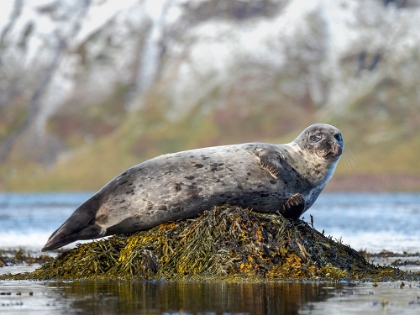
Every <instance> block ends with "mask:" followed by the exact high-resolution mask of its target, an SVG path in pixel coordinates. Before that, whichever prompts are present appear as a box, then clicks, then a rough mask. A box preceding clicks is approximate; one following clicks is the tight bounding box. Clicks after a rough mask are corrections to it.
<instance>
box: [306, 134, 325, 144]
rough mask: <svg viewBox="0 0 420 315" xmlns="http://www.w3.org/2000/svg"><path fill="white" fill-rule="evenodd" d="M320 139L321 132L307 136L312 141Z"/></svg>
mask: <svg viewBox="0 0 420 315" xmlns="http://www.w3.org/2000/svg"><path fill="white" fill-rule="evenodd" d="M321 139H322V134H320V133H318V134H316V135H312V136H309V141H310V142H313V143H315V142H319V141H321Z"/></svg>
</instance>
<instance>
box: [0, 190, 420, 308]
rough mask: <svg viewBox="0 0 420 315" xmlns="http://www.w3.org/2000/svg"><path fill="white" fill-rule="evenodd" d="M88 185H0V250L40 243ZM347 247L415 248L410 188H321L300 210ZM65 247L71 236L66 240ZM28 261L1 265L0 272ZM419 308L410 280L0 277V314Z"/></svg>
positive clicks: (416, 216) (419, 295)
mask: <svg viewBox="0 0 420 315" xmlns="http://www.w3.org/2000/svg"><path fill="white" fill-rule="evenodd" d="M91 195H92V194H91V193H54V194H39V193H34V194H20V193H4V194H0V249H10V248H17V247H24V248H26V249H34V250H39V249H40V248H41V247H42V246H43V245H44V244H45V242H46V240H47V238H48V237H49V235H50V234H51V233H52V232H53V231H54V230H55V229H56V228H57V227H59V226H60V225H61V223H62V222H63V221H64V220H65V219H66V218H67V217H68V216H69V215H70V214H71V213H72V212H73V211H74V209H75V208H77V206H78V205H80V204H81V203H82V202H83V201H84V200H86V199H87V198H89V197H90V196H91ZM310 215H312V216H313V218H314V226H315V228H316V229H318V230H319V231H322V230H324V231H325V234H327V235H332V236H333V237H335V238H337V239H338V238H340V237H341V238H342V240H343V241H344V243H347V244H349V245H351V246H352V247H353V248H355V249H366V250H368V251H370V252H379V251H381V250H382V249H386V250H389V251H394V252H402V251H408V252H420V245H419V244H420V242H419V240H420V229H418V222H420V195H419V194H354V193H352V194H322V195H321V197H320V198H319V199H318V201H317V202H316V203H315V205H314V206H313V208H312V209H311V210H310V211H308V212H307V213H305V214H304V217H305V220H306V221H308V222H310ZM72 246H74V245H73V244H72V245H70V247H72ZM35 267H36V266H18V267H3V268H0V274H2V273H7V272H23V271H28V270H31V269H32V270H33V269H34V268H35ZM80 313H82V314H83V313H94V314H96V313H98V314H171V315H175V314H195V315H198V314H201V315H216V314H225V315H227V314H236V315H239V314H242V315H244V314H249V315H251V314H253V315H259V314H419V313H420V285H419V283H418V282H416V283H414V282H413V283H406V284H405V285H404V286H401V283H392V282H389V283H379V286H377V287H374V286H373V285H372V283H357V284H354V283H353V284H352V283H344V282H343V283H336V284H331V283H284V282H271V283H262V284H257V283H218V282H211V283H207V282H170V281H169V282H168V281H153V282H147V281H124V282H122V281H107V282H100V281H96V282H95V281H85V282H79V281H74V282H65V281H59V282H57V281H48V282H41V281H0V314H36V315H39V314H80Z"/></svg>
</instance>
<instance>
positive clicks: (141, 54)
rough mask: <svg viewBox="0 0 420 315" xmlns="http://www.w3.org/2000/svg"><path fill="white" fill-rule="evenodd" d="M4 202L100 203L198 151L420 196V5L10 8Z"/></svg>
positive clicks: (346, 185)
mask: <svg viewBox="0 0 420 315" xmlns="http://www.w3.org/2000/svg"><path fill="white" fill-rule="evenodd" d="M1 6H2V7H1V10H0V12H1V13H0V190H3V191H40V190H44V191H50V190H54V191H56V190H96V189H99V188H100V187H102V186H103V185H104V184H105V183H106V182H107V181H109V180H110V179H112V178H113V177H114V176H116V175H117V174H118V173H120V172H122V171H123V170H125V169H126V168H128V167H130V166H132V165H134V164H138V163H140V162H142V161H144V160H146V159H148V158H151V157H154V156H157V155H160V154H164V153H170V152H175V151H180V150H185V149H192V148H198V147H204V146H212V145H222V144H231V143H240V142H251V141H261V142H273V143H284V142H289V141H291V140H293V139H294V138H295V137H296V136H297V135H298V134H299V133H300V132H301V131H302V130H303V129H304V128H305V127H307V126H308V125H310V124H313V123H316V122H325V123H330V124H333V125H335V126H337V127H338V128H339V129H340V130H341V131H342V132H343V135H344V139H345V143H346V150H345V154H344V156H343V158H342V160H341V161H340V164H339V167H338V169H337V172H336V174H335V176H334V177H333V180H332V181H331V183H330V184H329V185H328V189H330V190H341V191H343V190H359V191H360V190H362V191H363V190H371V191H372V190H373V191H381V190H390V191H419V190H420V166H419V158H418V155H419V154H420V128H419V127H420V89H419V86H420V33H419V31H418V30H419V29H420V0H399V1H397V0H396V1H391V0H365V1H359V0H339V1H337V0H323V1H315V0H312V1H310V0H290V1H286V0H258V1H257V0H249V1H244V0H223V1H222V0H190V1H181V0H163V1H154V0H143V1H141V0H124V1H123V0H120V1H112V0H103V1H94V0H78V1H70V0H68V1H67V0H66V1H64V0H63V1H48V0H37V1H25V0H14V1H7V3H4V4H2V5H1Z"/></svg>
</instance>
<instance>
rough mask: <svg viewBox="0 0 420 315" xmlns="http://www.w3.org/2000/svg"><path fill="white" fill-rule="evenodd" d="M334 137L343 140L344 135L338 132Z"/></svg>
mask: <svg viewBox="0 0 420 315" xmlns="http://www.w3.org/2000/svg"><path fill="white" fill-rule="evenodd" d="M334 138H335V139H336V140H337V141H340V142H341V141H343V136H342V135H341V133H336V134H335V135H334Z"/></svg>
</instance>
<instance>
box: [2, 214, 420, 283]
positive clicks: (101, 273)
mask: <svg viewBox="0 0 420 315" xmlns="http://www.w3.org/2000/svg"><path fill="white" fill-rule="evenodd" d="M0 279H38V280H48V279H66V280H81V279H86V280H155V279H173V280H225V281H265V280H275V279H279V280H340V279H348V280H371V281H385V280H398V279H420V275H419V274H417V273H410V272H403V271H401V270H399V269H397V268H392V267H384V266H375V265H373V264H371V263H369V262H368V261H367V260H366V259H365V258H364V256H363V255H361V254H360V253H358V252H357V251H355V250H353V249H352V248H350V247H349V246H346V245H344V244H342V242H340V241H335V240H333V239H332V238H331V237H327V236H325V235H323V233H320V232H318V231H317V230H315V229H314V228H312V227H311V226H309V225H308V224H307V223H306V222H304V221H302V220H298V221H290V220H287V219H285V218H284V217H282V216H281V215H277V214H264V213H258V212H253V211H250V210H248V209H242V208H240V207H231V206H223V207H216V208H214V209H213V210H211V211H206V212H205V213H204V214H202V215H201V216H200V217H198V218H195V219H188V220H183V221H178V222H172V223H165V224H161V225H160V226H157V227H155V228H152V229H150V230H147V231H141V232H137V233H134V234H132V235H128V236H112V237H110V238H107V239H102V240H98V241H92V242H91V243H87V244H79V245H78V246H77V247H76V248H74V249H72V250H69V251H67V252H64V253H62V254H60V255H59V256H57V257H56V258H55V259H53V260H51V261H49V262H46V263H45V264H43V265H42V266H41V267H40V268H39V269H37V270H35V271H33V272H30V273H21V274H17V275H3V276H0Z"/></svg>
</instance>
